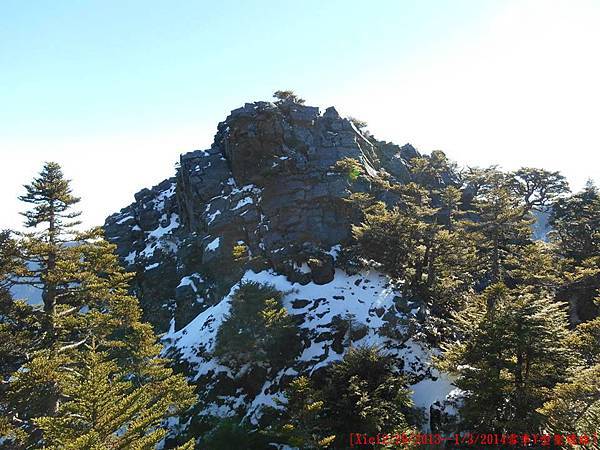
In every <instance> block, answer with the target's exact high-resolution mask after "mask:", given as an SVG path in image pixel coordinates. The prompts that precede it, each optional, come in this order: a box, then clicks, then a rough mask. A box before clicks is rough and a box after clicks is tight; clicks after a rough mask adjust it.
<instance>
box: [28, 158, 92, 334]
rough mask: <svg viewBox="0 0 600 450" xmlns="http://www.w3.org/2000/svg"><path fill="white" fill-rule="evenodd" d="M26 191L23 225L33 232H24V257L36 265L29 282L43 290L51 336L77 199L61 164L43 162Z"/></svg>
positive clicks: (46, 317)
mask: <svg viewBox="0 0 600 450" xmlns="http://www.w3.org/2000/svg"><path fill="white" fill-rule="evenodd" d="M25 190H26V194H25V195H22V196H21V197H19V198H20V200H21V201H23V202H26V203H30V204H32V205H34V206H33V208H32V209H30V210H28V211H26V212H24V213H22V214H23V215H24V216H25V226H26V227H27V228H30V229H34V230H35V231H33V232H30V233H28V234H27V235H26V240H25V256H26V258H27V259H28V261H29V262H30V263H33V264H35V265H37V268H36V269H34V270H33V271H32V272H33V273H31V278H32V283H35V284H36V285H37V286H39V287H40V288H41V289H42V299H43V301H44V312H45V313H46V314H45V324H44V325H45V328H46V331H47V333H48V336H47V337H48V338H49V339H53V333H54V320H55V314H56V304H57V300H58V297H59V295H60V293H59V290H60V289H61V287H62V286H61V283H60V279H61V278H64V277H62V276H61V273H60V265H61V262H62V260H63V259H64V255H65V246H64V244H65V243H66V242H69V241H70V240H72V238H73V228H74V227H75V226H76V225H78V224H79V223H80V222H78V221H77V220H74V219H76V218H77V217H78V216H79V215H80V213H79V212H76V211H72V206H73V205H75V204H77V203H78V202H79V198H77V197H75V196H74V195H73V193H72V191H71V187H70V182H69V180H67V179H65V177H64V175H63V172H62V170H61V168H60V166H59V165H58V164H57V163H55V162H47V163H45V164H44V167H43V168H42V171H41V172H40V174H39V176H38V177H37V178H35V179H34V180H33V181H32V182H31V184H27V185H25Z"/></svg>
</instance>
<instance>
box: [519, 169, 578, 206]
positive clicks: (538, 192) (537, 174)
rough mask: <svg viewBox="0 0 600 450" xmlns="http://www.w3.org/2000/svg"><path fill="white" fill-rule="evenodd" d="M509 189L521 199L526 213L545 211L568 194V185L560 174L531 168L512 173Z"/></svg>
mask: <svg viewBox="0 0 600 450" xmlns="http://www.w3.org/2000/svg"><path fill="white" fill-rule="evenodd" d="M510 187H511V190H512V191H513V192H514V193H515V194H516V195H517V196H518V197H520V198H521V201H522V204H523V206H524V207H525V210H526V211H531V210H534V209H535V210H538V211H541V210H545V209H547V208H548V207H549V206H551V205H552V203H554V202H555V201H556V200H557V199H558V198H560V197H561V196H562V195H563V194H566V193H567V192H569V184H568V183H567V180H566V179H565V177H564V176H563V175H561V174H560V172H550V171H547V170H544V169H536V168H532V167H522V168H521V169H519V170H517V171H515V172H512V173H511V174H510Z"/></svg>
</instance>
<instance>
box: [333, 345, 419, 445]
mask: <svg viewBox="0 0 600 450" xmlns="http://www.w3.org/2000/svg"><path fill="white" fill-rule="evenodd" d="M322 392H323V394H322V395H323V402H324V404H323V409H324V414H325V417H326V420H325V423H326V424H327V430H328V433H330V434H331V435H335V436H336V438H335V444H334V448H344V447H346V446H347V445H348V436H349V435H350V433H351V432H356V431H355V430H361V432H363V433H366V434H368V435H376V434H377V433H381V430H386V432H389V433H396V432H397V433H402V432H405V431H407V430H408V429H409V424H408V421H407V419H406V415H407V414H409V413H410V412H411V410H412V401H411V399H410V395H409V390H408V389H407V383H406V379H405V378H404V377H403V376H402V374H401V372H400V370H399V367H397V365H396V362H395V360H394V359H393V358H390V357H389V356H387V355H385V354H383V353H382V352H381V351H380V350H379V349H377V348H376V347H356V348H351V349H349V350H348V352H346V354H345V355H344V358H343V359H342V360H341V361H339V362H337V363H335V364H333V365H332V366H331V367H330V368H329V369H328V372H327V379H326V382H325V384H324V387H323V388H322Z"/></svg>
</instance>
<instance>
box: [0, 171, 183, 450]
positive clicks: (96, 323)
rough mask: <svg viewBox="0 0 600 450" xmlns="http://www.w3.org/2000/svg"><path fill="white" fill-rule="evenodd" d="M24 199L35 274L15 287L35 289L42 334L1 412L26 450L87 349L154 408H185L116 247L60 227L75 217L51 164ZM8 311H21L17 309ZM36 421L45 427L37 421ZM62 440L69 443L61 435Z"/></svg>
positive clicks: (179, 383)
mask: <svg viewBox="0 0 600 450" xmlns="http://www.w3.org/2000/svg"><path fill="white" fill-rule="evenodd" d="M26 200H27V201H31V202H34V203H35V204H36V207H35V208H34V209H33V210H31V211H29V212H28V213H26V217H27V225H28V226H30V227H32V228H34V231H33V232H31V233H28V234H26V235H25V236H24V238H23V240H22V242H21V246H22V247H21V248H22V249H23V252H22V253H23V257H24V258H26V259H27V260H28V261H33V262H34V263H35V264H36V267H35V268H34V269H32V270H29V271H28V272H26V273H25V276H24V277H23V276H20V277H19V280H20V281H19V282H21V283H23V282H25V283H29V284H30V285H31V286H35V287H40V288H41V289H42V292H43V299H44V307H43V310H42V311H40V312H39V313H38V315H41V319H39V320H38V322H39V323H42V324H43V325H44V327H43V328H44V330H43V332H40V333H37V334H38V336H37V337H35V339H33V341H32V342H31V344H30V348H29V349H28V350H29V351H28V354H27V359H26V361H25V364H23V365H22V366H21V367H19V369H18V370H17V371H16V372H15V373H13V374H12V375H11V377H10V382H9V383H8V389H7V395H6V397H5V402H3V406H2V407H3V409H4V412H5V413H6V415H7V416H8V417H9V418H10V420H11V422H12V423H13V425H16V426H17V427H19V429H20V430H21V431H23V432H25V433H26V434H27V435H28V438H27V440H28V443H27V445H30V446H31V445H38V444H39V442H40V439H41V438H45V437H43V436H42V435H41V434H40V433H41V430H40V429H38V428H36V423H39V424H42V423H48V420H50V419H49V418H53V417H59V416H60V415H61V414H62V412H61V411H63V410H62V405H64V404H65V403H66V402H69V399H70V396H71V395H72V393H71V392H70V391H69V389H70V387H69V386H70V385H71V384H72V383H74V381H73V380H71V379H70V378H69V376H70V375H69V374H73V373H75V372H73V371H77V370H78V368H79V367H80V366H81V364H82V362H81V361H82V359H81V358H82V357H83V356H82V355H85V353H86V352H87V350H86V349H87V348H88V347H89V346H90V345H92V344H93V347H94V349H95V350H97V351H98V352H101V353H102V354H103V355H104V354H105V355H106V358H108V360H107V364H109V365H111V367H112V366H116V367H118V369H119V373H120V374H124V376H125V374H126V377H127V381H128V382H130V383H132V385H133V386H135V387H136V388H143V390H144V391H149V390H150V391H152V392H154V393H155V395H156V399H157V401H158V400H160V398H161V396H164V397H165V398H169V399H171V400H173V402H172V403H173V406H177V405H188V404H189V403H190V401H191V400H190V399H191V398H193V395H192V393H191V391H190V388H188V387H187V385H186V384H185V382H184V381H183V379H180V378H177V377H174V376H173V374H172V371H171V369H169V368H168V366H167V361H166V360H164V359H162V358H160V357H159V354H160V351H161V346H160V345H159V344H158V343H157V338H156V335H155V334H154V332H153V330H152V327H151V326H150V325H149V324H146V323H142V322H141V310H140V307H139V304H138V301H137V299H136V298H135V297H132V296H131V295H129V293H128V290H129V280H130V279H131V277H132V274H129V273H127V272H125V271H124V270H123V268H122V267H121V266H120V265H119V261H118V258H117V256H116V254H115V252H114V250H115V246H114V245H112V244H109V243H108V242H106V240H104V238H103V236H102V232H101V230H100V229H93V230H90V231H88V232H85V233H75V232H73V231H72V229H71V228H72V226H74V224H73V223H72V222H71V223H66V222H65V221H66V220H70V219H72V218H74V217H75V216H76V214H72V213H70V212H68V208H69V206H71V205H72V204H74V203H76V201H77V199H76V198H75V197H73V195H72V194H71V190H70V187H69V183H68V181H66V180H64V179H63V178H62V174H61V172H60V168H59V167H58V166H57V165H56V164H52V163H50V164H47V165H46V166H45V167H44V170H43V171H42V174H41V176H40V178H38V179H36V180H34V182H33V183H32V184H31V185H30V186H29V187H28V195H27V196H26ZM67 244H68V245H67ZM10 307H11V308H12V309H13V310H14V309H15V308H21V309H23V308H22V307H21V306H20V304H19V303H16V302H12V303H11V304H10ZM23 314H24V315H25V319H24V320H26V321H28V322H31V321H34V318H36V317H37V316H36V314H35V311H26V312H24V313H23ZM12 317H13V318H14V317H16V316H15V315H14V314H13V316H12ZM167 386H170V387H169V388H167ZM32 398H33V399H35V401H33V402H32V401H31V399H32ZM175 399H176V402H175ZM171 400H169V401H171ZM160 401H162V400H160ZM40 417H45V418H46V419H45V421H42V422H39V421H37V419H39V418H40ZM48 430H49V429H48ZM48 432H51V431H48ZM52 439H54V438H52ZM61 439H62V438H61ZM64 439H67V440H70V439H71V438H70V437H69V435H68V434H65V436H64Z"/></svg>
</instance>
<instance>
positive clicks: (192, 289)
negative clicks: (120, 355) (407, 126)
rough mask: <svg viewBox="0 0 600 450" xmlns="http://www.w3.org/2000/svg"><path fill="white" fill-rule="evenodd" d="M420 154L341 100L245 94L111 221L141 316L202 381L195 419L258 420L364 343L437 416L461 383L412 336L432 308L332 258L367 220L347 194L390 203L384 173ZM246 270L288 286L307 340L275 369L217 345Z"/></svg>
mask: <svg viewBox="0 0 600 450" xmlns="http://www.w3.org/2000/svg"><path fill="white" fill-rule="evenodd" d="M419 156H420V155H419V153H418V152H417V151H416V150H415V149H414V148H413V147H412V146H410V145H409V144H407V145H405V146H403V147H398V146H396V145H394V144H391V143H386V142H380V141H377V140H376V139H374V138H373V137H372V136H370V135H368V134H366V133H363V132H361V131H360V130H358V129H357V128H356V127H355V126H354V125H353V123H352V122H351V121H349V120H347V119H344V118H342V117H340V115H339V114H338V113H337V111H336V110H335V109H334V108H327V109H326V110H325V111H324V113H322V114H321V112H320V111H319V109H318V108H315V107H310V106H304V105H300V104H298V103H293V102H289V101H284V102H278V103H277V104H273V103H267V102H257V103H248V104H246V105H244V106H243V107H242V108H239V109H236V110H234V111H232V112H231V114H230V115H229V116H228V117H227V118H226V120H225V121H224V122H222V123H220V124H219V125H218V131H217V134H216V136H215V139H214V143H213V144H212V146H211V148H209V149H207V150H197V151H193V152H190V153H186V154H184V155H182V156H181V160H180V166H179V168H178V170H177V174H176V176H175V177H173V178H169V179H167V180H164V181H163V182H161V183H160V184H158V185H157V186H155V187H153V188H152V189H144V190H142V191H141V192H139V193H137V194H136V196H135V202H134V203H133V204H131V205H130V206H128V207H126V208H124V209H122V210H121V212H120V213H118V214H114V215H112V216H110V217H109V218H108V219H107V221H106V224H105V230H106V236H107V238H108V239H109V240H110V241H111V242H114V243H115V244H116V245H117V251H118V254H119V256H120V257H121V259H122V262H123V264H124V265H126V266H127V267H128V269H129V270H131V271H134V272H135V273H136V277H135V280H134V284H133V287H134V290H135V293H136V294H137V296H138V298H140V301H141V304H142V307H143V310H144V314H145V319H146V320H148V321H150V322H152V323H153V324H154V326H155V327H156V329H157V330H158V331H159V332H166V333H165V335H164V336H163V342H164V343H165V345H166V351H167V353H168V354H169V355H170V356H172V357H173V358H174V359H175V360H176V361H178V362H179V364H180V365H181V367H183V368H184V370H185V371H186V373H187V375H188V376H189V378H190V379H191V380H193V381H194V382H195V383H197V384H198V385H199V386H202V387H203V388H202V389H201V390H200V391H201V395H202V398H201V399H200V403H199V405H201V408H200V410H198V411H196V414H195V416H194V417H195V418H196V419H198V417H201V416H203V415H206V414H209V415H210V414H212V415H222V416H225V415H231V414H236V415H239V416H243V417H247V418H250V419H251V420H253V421H256V420H261V415H262V410H263V407H264V406H268V405H271V406H272V405H273V401H274V399H275V398H278V397H279V398H281V394H282V389H283V388H284V387H285V386H286V384H287V383H288V382H289V380H290V379H292V378H293V377H295V376H298V375H300V374H306V375H311V374H314V373H316V372H317V371H318V370H320V369H322V368H324V367H326V366H327V365H328V364H330V363H331V362H333V361H337V360H339V359H341V358H342V357H343V354H344V352H345V351H346V349H347V348H348V347H349V346H350V345H363V344H377V345H381V346H383V347H385V348H386V349H388V350H389V351H390V352H392V353H394V354H396V355H397V356H398V358H399V359H401V360H403V361H404V370H405V372H406V373H407V374H409V378H410V380H411V384H412V385H413V390H414V392H415V396H414V400H415V404H416V405H417V406H419V407H422V408H423V414H424V417H425V419H427V417H429V414H430V410H431V408H432V405H433V404H434V403H436V405H437V406H436V408H437V409H435V411H436V414H437V416H439V415H440V414H441V413H440V411H443V409H444V405H446V403H447V402H446V400H448V399H450V400H451V397H452V396H451V395H450V397H448V398H447V396H448V395H449V394H450V393H451V392H452V391H453V386H452V384H451V382H450V380H448V379H447V378H446V377H444V376H443V374H439V373H437V372H435V370H434V369H433V368H432V367H431V365H430V354H431V350H430V349H429V348H428V347H427V345H426V344H420V343H419V342H417V341H416V340H415V338H416V337H418V335H419V328H418V325H416V324H418V323H419V317H421V318H422V317H425V316H427V315H428V311H427V310H426V308H425V306H424V305H420V304H418V302H415V301H414V300H408V299H403V298H402V297H401V295H400V294H399V293H398V292H396V290H395V288H394V286H393V283H392V282H391V280H389V279H388V278H387V277H386V276H384V275H383V274H378V273H373V272H365V271H363V272H359V271H358V270H356V271H355V273H353V274H351V275H349V274H347V273H345V272H344V271H343V270H341V269H340V268H339V264H338V261H337V254H338V251H339V249H340V245H339V244H342V245H343V244H344V243H345V241H347V240H348V239H349V238H350V232H351V224H352V223H355V222H356V221H357V220H358V219H359V218H360V215H359V214H358V211H356V210H355V209H354V208H355V207H354V206H352V204H351V203H349V202H347V201H346V199H347V198H348V197H349V196H350V195H351V194H352V193H357V192H362V193H369V194H371V195H372V196H373V197H375V198H377V199H379V200H382V201H384V202H393V201H394V200H395V199H394V197H393V196H394V195H395V194H393V193H392V191H390V190H388V189H386V186H387V184H386V183H406V182H409V181H411V180H412V175H411V170H410V167H411V159H413V158H415V157H419ZM340 163H341V164H340ZM242 280H246V281H247V280H251V281H260V282H268V283H271V284H273V285H274V286H275V287H276V288H277V289H278V290H280V291H282V292H284V293H285V295H284V299H283V303H284V307H285V308H286V309H287V311H288V314H290V315H291V316H292V317H293V318H294V320H295V322H296V323H297V324H299V327H300V330H301V335H302V336H301V338H302V349H301V351H300V353H299V354H298V355H297V356H296V358H295V360H293V361H292V362H290V363H289V364H288V365H287V366H286V367H284V368H283V369H281V370H277V371H275V370H271V368H266V369H264V370H262V371H261V372H260V373H254V372H252V373H251V374H236V373H233V372H232V370H231V369H230V368H229V367H227V366H226V365H223V363H224V361H220V360H219V359H218V358H217V357H215V356H214V355H213V350H214V344H215V339H216V335H217V332H218V329H219V326H220V324H221V323H222V322H223V320H224V319H225V318H226V317H227V314H228V313H229V309H230V301H231V295H232V293H233V292H235V289H236V286H239V283H241V281H242ZM451 403H452V402H450V403H448V404H449V405H451ZM437 416H436V417H437ZM427 426H428V424H427V423H425V428H427Z"/></svg>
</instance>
